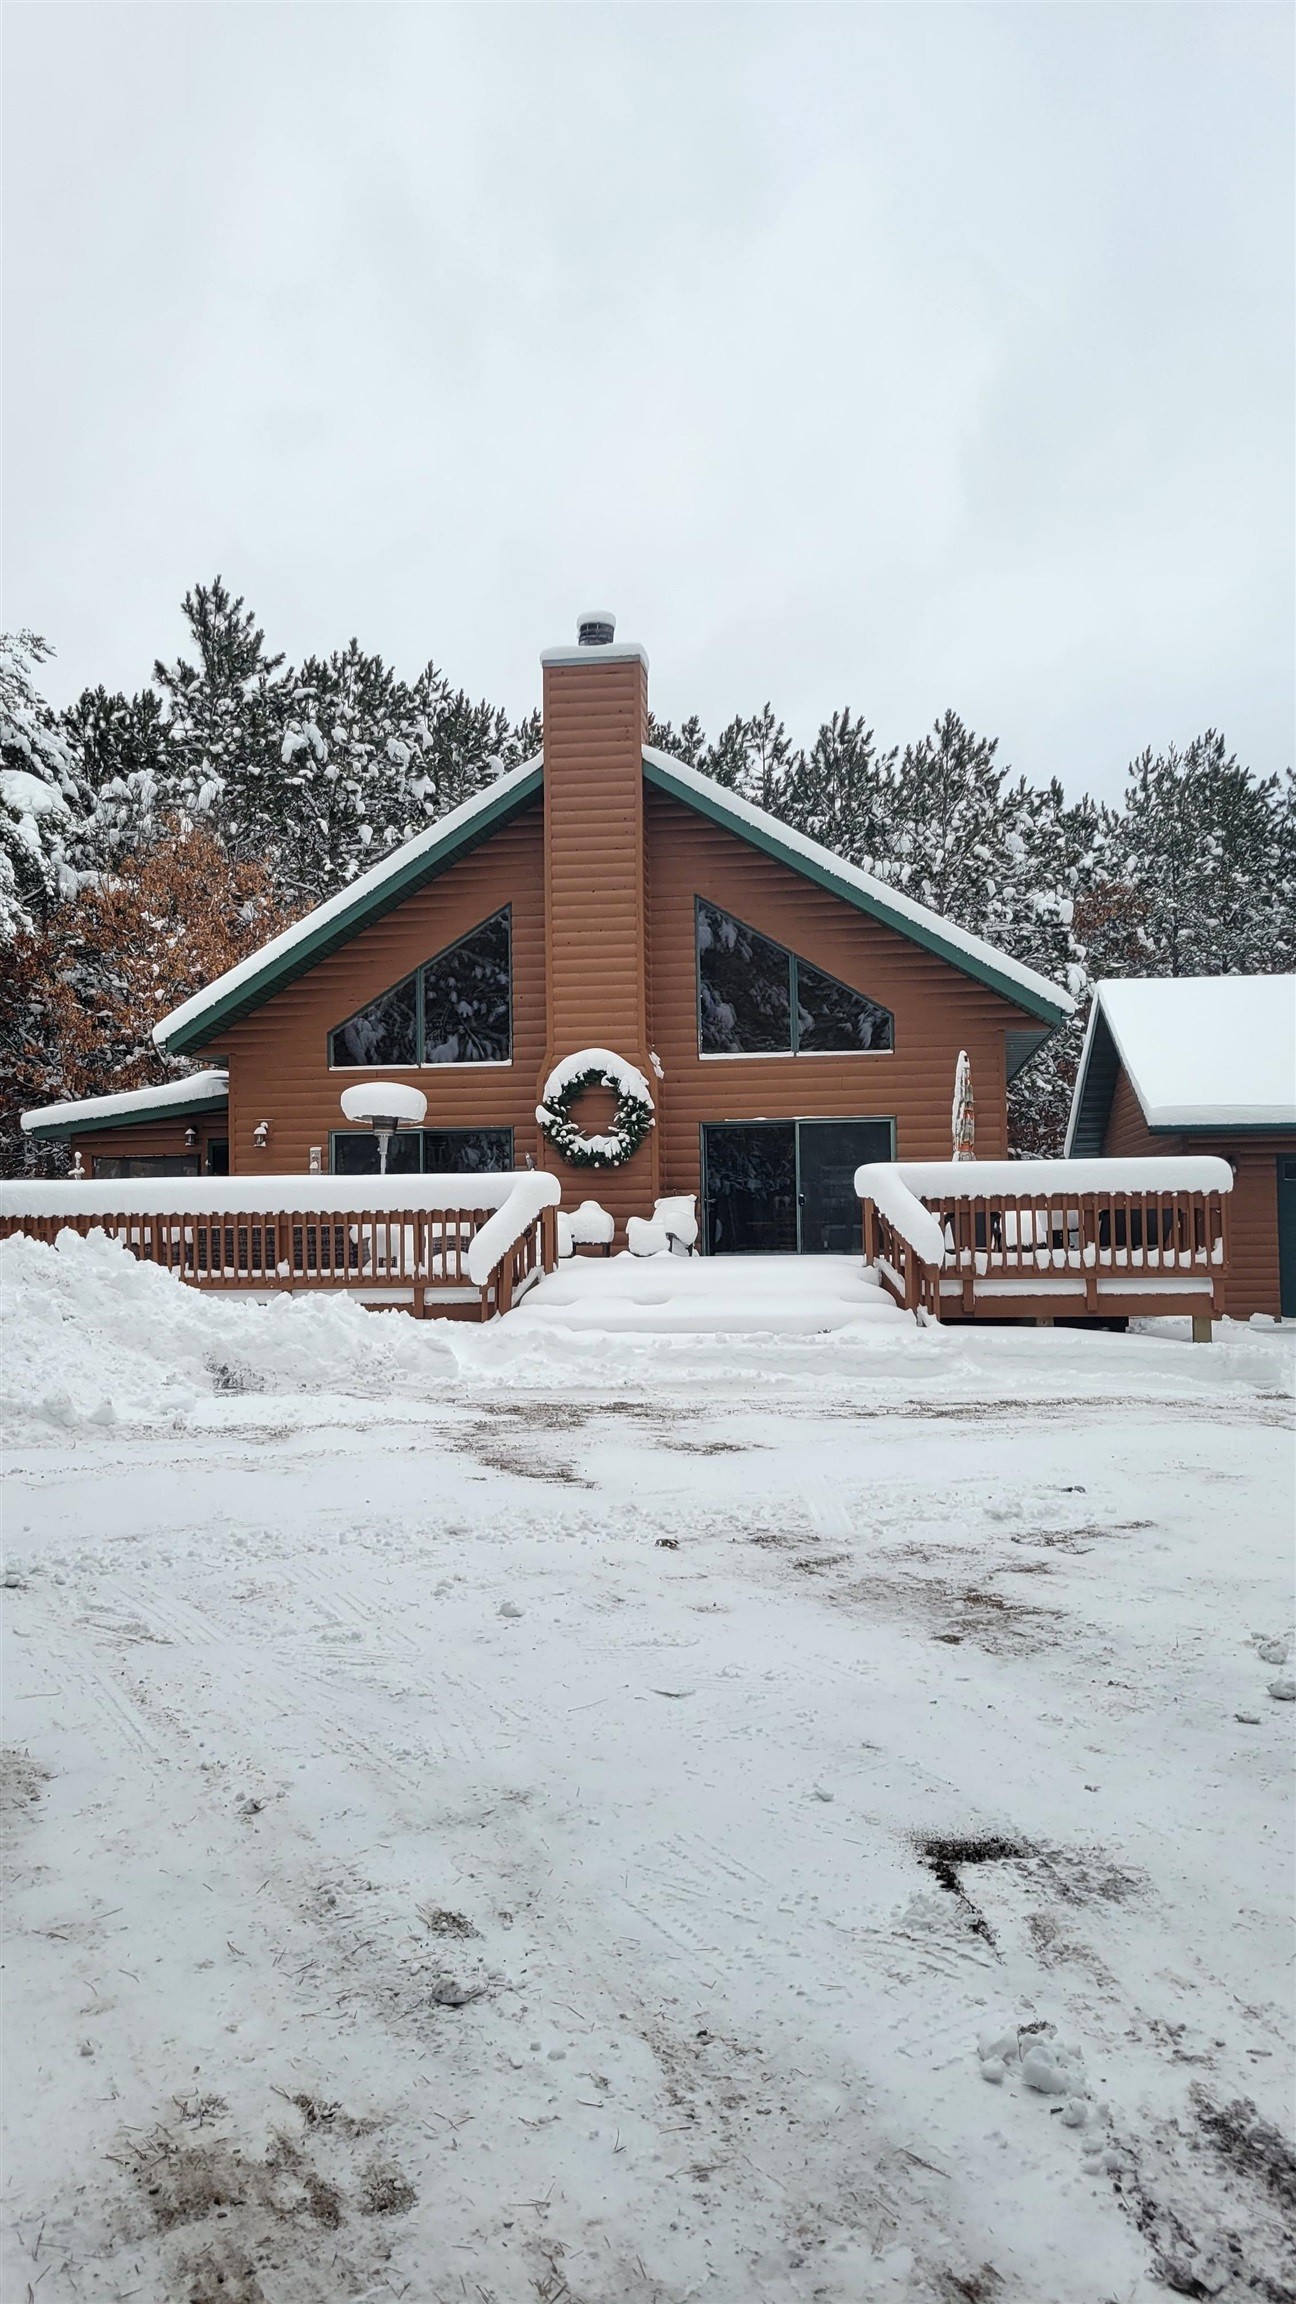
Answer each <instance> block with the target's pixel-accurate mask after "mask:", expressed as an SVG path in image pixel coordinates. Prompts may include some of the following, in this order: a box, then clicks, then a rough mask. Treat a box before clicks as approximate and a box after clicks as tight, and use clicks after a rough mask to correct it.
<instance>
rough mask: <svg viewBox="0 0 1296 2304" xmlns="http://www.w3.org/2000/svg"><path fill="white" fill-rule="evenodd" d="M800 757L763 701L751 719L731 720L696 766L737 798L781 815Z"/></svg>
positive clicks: (782, 727)
mask: <svg viewBox="0 0 1296 2304" xmlns="http://www.w3.org/2000/svg"><path fill="white" fill-rule="evenodd" d="M799 757H800V756H799V754H798V753H797V752H796V751H795V749H794V747H793V744H792V739H791V737H790V736H789V735H788V732H787V730H786V728H785V727H784V725H783V722H782V721H781V720H776V719H775V717H774V709H773V706H772V705H771V704H768V703H766V704H765V705H763V706H762V708H761V710H760V711H759V712H757V713H756V714H755V715H754V716H753V718H752V719H750V720H743V719H736V720H731V721H730V723H729V725H728V727H727V728H723V729H722V730H721V732H720V734H719V736H718V737H717V739H716V741H715V743H714V744H713V745H711V746H710V747H709V749H708V750H707V751H706V752H705V753H704V754H703V756H702V758H701V760H700V762H699V763H698V765H699V766H700V767H701V769H702V771H703V773H704V774H705V775H707V776H712V777H714V778H715V781H716V783H717V784H723V785H725V786H726V788H727V789H728V790H729V791H731V792H736V793H737V794H738V797H739V799H740V800H750V801H751V802H752V803H753V805H754V806H755V807H757V808H765V809H768V811H769V813H770V814H771V815H772V816H781V815H783V813H784V810H785V805H786V798H787V793H788V790H789V787H790V785H791V782H792V778H793V775H794V772H795V770H796V767H797V764H798V760H799Z"/></svg>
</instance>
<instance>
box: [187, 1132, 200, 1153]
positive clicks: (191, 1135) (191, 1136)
mask: <svg viewBox="0 0 1296 2304" xmlns="http://www.w3.org/2000/svg"><path fill="white" fill-rule="evenodd" d="M197 1145H198V1131H197V1129H196V1128H186V1130H185V1150H186V1152H193V1151H195V1150H196V1149H197Z"/></svg>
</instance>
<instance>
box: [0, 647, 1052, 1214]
mask: <svg viewBox="0 0 1296 2304" xmlns="http://www.w3.org/2000/svg"><path fill="white" fill-rule="evenodd" d="M542 665H543V693H544V748H543V753H542V755H541V756H540V757H539V758H537V759H534V760H532V761H530V762H529V763H527V764H526V765H524V766H522V767H520V768H517V769H514V770H512V771H510V772H509V773H508V774H506V775H503V776H501V777H500V778H499V779H498V780H497V781H496V782H495V783H493V784H492V785H490V786H489V787H488V788H487V789H486V790H485V791H483V792H482V793H480V794H479V795H477V796H476V797H474V798H473V799H472V800H470V801H469V802H467V803H466V804H465V805H464V806H462V807H460V808H458V809H457V810H455V811H454V813H453V814H452V815H450V816H448V817H445V818H443V819H442V820H441V822H439V823H437V824H435V825H434V826H432V827H431V828H430V829H429V830H428V831H426V832H424V833H422V834H420V835H419V836H418V837H417V838H415V839H413V840H411V841H409V842H408V843H406V844H405V845H404V846H403V847H401V848H398V849H395V850H393V851H392V852H391V854H389V855H387V856H386V857H384V858H383V860H382V862H381V863H379V864H377V865H375V867H374V868H373V869H372V870H371V871H370V872H368V873H366V874H365V875H364V876H363V878H361V879H359V880H356V881H354V882H353V883H352V884H351V885H350V886H349V887H348V888H346V889H345V890H344V891H343V892H342V893H341V894H339V895H337V896H335V897H333V898H331V899H330V900H329V901H328V902H327V903H324V904H322V905H320V906H319V907H318V908H317V909H316V910H315V911H313V912H311V913H309V914H308V915H307V916H306V917H305V918H304V919H302V920H300V921H298V922H297V923H296V925H295V926H294V927H292V928H291V929H289V930H288V931H287V932H286V933H284V934H282V935H280V936H278V937H276V938H275V939H274V940H273V941H272V942H271V943H269V944H267V945H265V946H264V947H263V948H262V949H261V950H260V951H258V952H256V953H254V954H253V955H252V956H251V957H250V958H248V959H246V960H244V961H243V962H241V963H240V965H239V966H238V967H236V968H233V969H231V970H230V971H229V972H228V973H227V974H226V975H224V976H222V977H220V978H218V979H217V980H216V981H215V982H214V983H212V984H210V985H209V986H208V987H207V988H206V989H205V990H204V991H203V992H201V993H199V994H198V995H196V996H195V997H194V998H192V999H190V1000H188V1001H187V1002H186V1003H185V1004H184V1005H183V1006H182V1007H180V1008H178V1009H177V1010H176V1011H175V1012H174V1013H173V1014H171V1015H170V1016H168V1017H166V1018H165V1020H164V1021H163V1022H162V1023H161V1024H160V1025H159V1026H158V1027H157V1031H156V1038H157V1041H158V1043H159V1045H160V1046H161V1047H162V1048H163V1049H164V1050H166V1051H167V1052H168V1053H169V1054H171V1055H173V1056H186V1057H191V1058H198V1059H200V1060H201V1062H202V1064H203V1065H204V1067H205V1070H204V1072H203V1074H202V1075H200V1076H198V1077H197V1078H193V1079H190V1080H186V1081H184V1082H177V1083H174V1084H172V1085H171V1086H168V1087H167V1088H165V1089H162V1090H155V1091H148V1090H143V1091H140V1092H139V1093H138V1095H137V1096H136V1097H134V1098H130V1099H121V1098H114V1099H106V1100H104V1099H100V1100H96V1102H95V1104H91V1105H83V1106H77V1107H71V1106H67V1107H63V1108H61V1109H60V1108H55V1109H54V1110H50V1111H46V1112H41V1113H35V1114H29V1115H27V1116H26V1117H27V1124H28V1125H29V1127H30V1128H31V1130H32V1132H33V1133H36V1134H42V1135H55V1134H58V1135H64V1136H69V1137H75V1139H76V1149H77V1150H78V1151H79V1153H80V1156H81V1162H82V1166H83V1168H84V1171H85V1173H86V1174H87V1175H90V1176H95V1175H104V1176H117V1175H134V1176H147V1175H150V1174H169V1175H175V1174H177V1173H178V1174H186V1173H189V1174H201V1173H209V1174H214V1173H218V1172H222V1170H223V1167H224V1166H225V1165H226V1164H227V1165H228V1169H229V1171H230V1173H231V1174H233V1175H235V1176H240V1177H242V1176H249V1177H250V1176H255V1175H257V1174H264V1175H270V1174H275V1175H285V1174H294V1173H300V1174H302V1175H306V1174H310V1173H314V1172H320V1173H341V1174H347V1175H357V1174H361V1173H364V1172H366V1171H367V1170H369V1169H371V1168H376V1166H377V1162H378V1149H377V1145H376V1143H375V1139H374V1134H373V1131H372V1129H371V1128H368V1127H365V1126H363V1125H360V1126H357V1125H355V1124H353V1123H352V1122H349V1121H348V1120H347V1119H346V1118H345V1117H344V1115H343V1112H342V1107H341V1101H340V1099H341V1096H342V1092H343V1090H344V1089H346V1088H347V1087H348V1086H349V1085H352V1084H355V1083H357V1082H362V1081H367V1080H384V1079H386V1080H390V1081H395V1082H400V1083H403V1084H405V1085H407V1086H416V1087H418V1088H419V1089H421V1090H422V1092H423V1094H424V1095H425V1096H426V1099H427V1110H426V1115H425V1118H424V1122H423V1125H422V1127H421V1128H420V1129H416V1130H411V1131H410V1132H409V1133H407V1134H403V1135H401V1136H399V1137H397V1138H395V1139H394V1140H393V1142H392V1144H391V1156H390V1163H389V1164H390V1166H391V1168H392V1169H399V1168H405V1169H422V1170H435V1171H438V1172H446V1171H462V1170H471V1169H496V1168H512V1167H518V1168H521V1167H523V1166H524V1165H526V1163H527V1162H528V1160H533V1161H535V1162H536V1163H537V1164H538V1165H540V1166H542V1167H549V1168H551V1169H553V1170H555V1171H556V1172H557V1173H558V1174H559V1175H560V1177H561V1179H562V1183H563V1198H564V1202H565V1204H567V1205H568V1206H571V1205H574V1204H575V1203H576V1202H578V1201H581V1200H583V1199H585V1198H586V1197H587V1196H589V1195H590V1194H591V1193H593V1194H594V1195H595V1196H596V1197H597V1198H598V1199H599V1200H600V1201H601V1202H602V1203H603V1205H604V1206H605V1207H607V1208H608V1209H609V1210H611V1212H612V1213H613V1214H614V1216H615V1217H616V1220H617V1227H618V1236H619V1237H623V1236H624V1225H625V1222H626V1220H627V1218H629V1217H630V1216H632V1215H640V1216H644V1215H647V1214H649V1213H650V1212H651V1210H652V1208H653V1204H654V1201H655V1200H656V1199H657V1198H658V1197H660V1196H663V1195H666V1194H675V1193H680V1194H689V1193H695V1194H697V1195H699V1206H700V1213H701V1216H702V1243H701V1244H702V1247H703V1249H704V1251H705V1252H709V1253H715V1252H725V1251H731V1250H742V1249H774V1250H779V1249H782V1250H789V1249H791V1250H796V1249H801V1250H803V1251H810V1252H813V1251H820V1252H823V1251H825V1250H842V1251H844V1250H847V1249H855V1248H856V1247H857V1246H858V1242H859V1237H860V1234H859V1222H860V1215H859V1203H858V1200H857V1197H856V1195H855V1192H854V1187H853V1181H852V1180H853V1177H854V1173H855V1170H856V1169H857V1168H858V1167H859V1165H860V1164H861V1162H862V1161H865V1160H876V1159H889V1158H892V1157H893V1156H899V1157H903V1158H907V1159H915V1160H921V1159H928V1158H941V1157H944V1156H945V1155H947V1154H948V1151H949V1142H950V1104H951V1094H952V1087H953V1081H954V1072H955V1066H956V1063H957V1060H958V1056H959V1051H960V1050H961V1049H966V1050H967V1051H968V1054H969V1056H970V1059H971V1066H972V1077H973V1080H974V1083H975V1094H976V1109H977V1150H978V1153H979V1154H981V1155H982V1156H983V1157H987V1158H995V1157H999V1158H1002V1157H1003V1156H1004V1154H1005V1153H1006V1150H1007V1085H1008V1080H1009V1078H1010V1077H1011V1075H1012V1073H1013V1072H1014V1070H1015V1069H1016V1068H1017V1067H1018V1066H1019V1065H1021V1064H1022V1063H1023V1062H1024V1061H1025V1060H1026V1058H1027V1056H1028V1055H1029V1054H1030V1053H1031V1052H1032V1051H1033V1050H1034V1049H1035V1048H1036V1047H1037V1046H1038V1045H1039V1043H1040V1042H1041V1041H1042V1040H1043V1039H1044V1038H1045V1037H1046V1036H1047V1034H1048V1033H1049V1032H1050V1031H1051V1030H1052V1029H1053V1028H1054V1027H1055V1026H1056V1025H1057V1024H1059V1023H1060V1022H1061V1021H1062V1020H1063V1019H1064V1018H1065V1017H1066V1016H1067V1015H1068V1014H1069V1013H1070V1010H1071V1001H1070V999H1069V997H1068V995H1067V994H1066V993H1065V992H1064V991H1062V990H1061V989H1060V988H1059V987H1058V986H1057V985H1055V984H1053V983H1051V982H1049V981H1047V980H1046V979H1045V978H1043V977H1042V976H1040V975H1038V974H1036V973H1035V972H1034V971H1033V970H1032V969H1030V968H1028V967H1025V966H1023V965H1022V964H1021V963H1020V962H1018V961H1017V960H1014V959H1012V958H1010V957H1009V956H1008V955H1007V954H1005V953H1003V952H1000V951H997V950H995V949H994V948H992V947H991V946H990V945H988V944H986V943H984V942H982V941H981V940H980V939H979V938H977V937H975V936H971V935H968V934H967V933H965V932H964V931H963V930H961V929H959V928H958V927H956V926H955V925H954V924H953V923H952V922H950V921H948V920H945V919H942V918H940V917H938V916H937V915H936V914H935V913H933V912H931V911H929V910H928V909H926V908H925V907H924V906H923V905H921V904H918V903H916V902H914V901H913V900H912V899H910V898H909V897H907V896H906V895H904V894H903V893H902V892H901V891H899V890H897V889H895V888H892V887H889V886H887V885H885V884H884V883H882V882H881V881H878V880H875V879H873V878H871V877H870V876H869V875H868V874H867V873H865V872H862V871H859V870H857V869H856V868H855V867H854V866H852V865H850V864H847V863H845V862H843V861H842V860H841V859H840V858H839V857H837V856H834V855H832V854H831V853H830V852H829V851H828V850H826V849H824V848H821V847H819V846H818V845H816V843H814V842H813V841H811V840H808V839H805V838H804V837H802V836H801V835H799V834H798V833H796V832H793V831H791V830H789V828H788V827H787V826H786V825H784V824H781V823H779V822H778V821H777V820H776V819H775V818H774V817H772V816H769V815H767V814H765V813H764V812H763V811H761V810H760V809H758V808H755V807H752V806H750V805H748V804H747V803H745V802H744V801H742V800H741V799H739V798H737V797H735V795H734V794H733V793H731V792H729V791H727V790H725V789H724V788H723V787H722V786H720V785H719V784H717V783H715V782H713V781H712V780H711V779H709V778H708V777H706V776H703V775H701V774H699V773H698V772H697V771H696V770H695V769H691V768H689V767H686V766H685V765H684V764H683V763H682V762H680V761H679V760H677V759H674V758H672V757H668V756H667V755H665V754H663V753H660V752H657V751H655V750H653V749H652V748H651V747H650V746H649V745H648V744H647V743H646V741H645V730H646V727H647V671H648V663H647V657H646V655H645V653H644V651H643V649H642V648H640V647H639V646H637V645H634V644H627V643H623V642H618V641H617V640H616V639H615V637H614V628H613V620H612V619H611V617H603V616H597V617H593V616H592V617H586V618H583V619H582V621H581V625H580V635H579V640H578V643H577V644H576V645H575V646H568V647H560V648H553V649H549V650H547V651H546V652H545V654H544V656H543V658H542ZM587 1052H594V1054H595V1055H598V1054H599V1052H608V1053H609V1054H610V1055H611V1056H613V1057H615V1058H617V1059H619V1060H620V1063H621V1066H622V1068H623V1069H622V1072H621V1074H620V1078H621V1081H622V1083H623V1084H624V1083H625V1082H626V1081H627V1080H629V1081H630V1084H631V1086H633V1081H632V1079H631V1074H632V1073H637V1074H638V1075H640V1076H641V1078H642V1080H643V1081H644V1082H646V1083H647V1084H648V1089H649V1094H650V1096H651V1101H652V1106H653V1108H654V1109H653V1113H652V1125H651V1126H649V1127H647V1130H646V1133H645V1134H643V1137H642V1141H639V1142H637V1143H635V1142H634V1138H635V1136H636V1134H637V1133H638V1132H637V1131H636V1130H634V1129H632V1130H631V1137H630V1140H629V1141H630V1143H631V1144H632V1146H633V1148H632V1149H630V1151H629V1156H627V1157H623V1158H621V1159H620V1160H619V1161H618V1162H616V1163H615V1164H606V1165H600V1166H598V1167H597V1168H596V1169H595V1170H594V1172H593V1173H591V1169H590V1166H589V1165H579V1164H573V1161H572V1160H571V1158H570V1157H568V1155H567V1153H565V1152H564V1150H563V1149H562V1146H563V1144H564V1142H567V1143H570V1142H571V1138H572V1133H573V1131H572V1129H571V1128H570V1126H568V1127H567V1128H566V1129H564V1126H563V1122H564V1120H565V1119H566V1118H568V1117H569V1118H570V1120H574V1122H575V1126H576V1129H577V1130H579V1131H580V1132H582V1133H583V1134H585V1135H589V1134H590V1133H593V1134H594V1136H595V1137H596V1138H597V1137H599V1136H600V1135H601V1136H603V1137H604V1139H605V1140H606V1137H607V1132H608V1129H609V1127H610V1125H611V1124H612V1121H613V1115H614V1108H615V1105H616V1102H617V1097H616V1094H615V1092H614V1091H613V1090H611V1089H608V1088H605V1087H603V1086H601V1085H595V1086H594V1087H592V1088H590V1089H589V1090H588V1091H586V1092H585V1093H583V1094H581V1095H580V1097H579V1101H578V1102H577V1101H576V1100H575V1099H573V1098H572V1096H571V1093H570V1090H569V1091H568V1098H567V1100H568V1102H570V1103H572V1105H573V1110H572V1113H571V1114H570V1116H567V1115H564V1114H563V1113H562V1112H558V1113H556V1114H554V1115H552V1117H550V1118H547V1119H546V1120H545V1121H544V1122H543V1123H542V1122H541V1120H540V1119H538V1117H537V1113H538V1108H539V1107H540V1106H541V1105H542V1104H543V1103H544V1097H545V1093H546V1086H547V1084H549V1083H551V1075H552V1073H553V1071H554V1068H555V1067H558V1066H562V1065H564V1064H565V1063H566V1064H567V1065H568V1069H569V1070H570V1063H569V1060H570V1059H572V1058H573V1057H582V1056H584V1055H585V1054H586V1053H587ZM627 1067H628V1068H629V1070H628V1071H627V1070H626V1069H624V1068H627ZM596 1068H597V1067H596ZM577 1069H578V1070H579V1069H581V1067H577ZM584 1069H586V1070H588V1069H590V1067H589V1065H586V1066H585V1067H584ZM221 1074H224V1075H225V1076H226V1080H227V1086H224V1085H223V1084H222V1081H221V1079H220V1075H221ZM614 1076H615V1075H614ZM550 1093H557V1090H554V1089H553V1088H552V1087H551V1088H550ZM547 1109H548V1108H546V1110H547ZM624 1146H625V1140H624V1139H621V1138H618V1139H617V1140H616V1146H615V1147H614V1148H617V1149H624ZM580 1158H581V1154H580V1152H579V1151H578V1153H577V1160H578V1161H579V1160H580Z"/></svg>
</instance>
